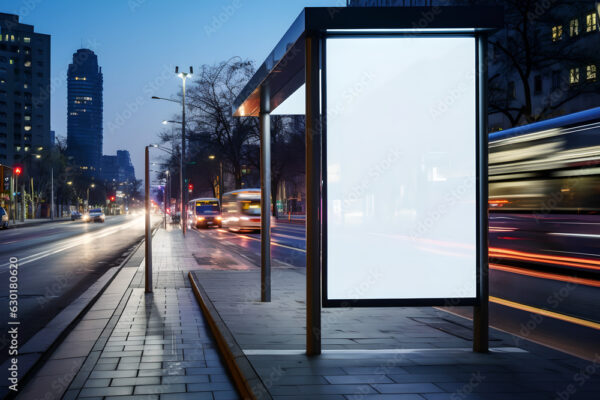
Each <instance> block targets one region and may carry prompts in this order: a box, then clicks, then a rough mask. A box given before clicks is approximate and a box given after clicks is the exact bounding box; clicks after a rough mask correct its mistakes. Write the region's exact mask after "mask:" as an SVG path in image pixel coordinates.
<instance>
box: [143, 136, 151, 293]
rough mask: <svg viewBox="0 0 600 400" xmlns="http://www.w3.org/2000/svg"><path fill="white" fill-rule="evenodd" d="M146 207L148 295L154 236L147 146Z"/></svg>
mask: <svg viewBox="0 0 600 400" xmlns="http://www.w3.org/2000/svg"><path fill="white" fill-rule="evenodd" d="M144 181H145V182H144V186H145V189H146V190H145V202H144V204H145V206H146V232H145V234H146V240H145V242H146V249H145V250H146V253H145V260H146V286H145V288H146V293H152V235H151V232H150V149H149V148H148V146H146V171H145V174H144Z"/></svg>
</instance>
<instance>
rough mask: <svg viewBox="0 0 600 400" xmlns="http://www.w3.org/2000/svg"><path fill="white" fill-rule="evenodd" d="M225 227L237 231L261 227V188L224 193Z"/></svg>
mask: <svg viewBox="0 0 600 400" xmlns="http://www.w3.org/2000/svg"><path fill="white" fill-rule="evenodd" d="M223 227H225V228H228V229H229V230H230V231H235V232H238V231H241V230H259V229H260V189H240V190H234V191H233V192H228V193H224V194H223Z"/></svg>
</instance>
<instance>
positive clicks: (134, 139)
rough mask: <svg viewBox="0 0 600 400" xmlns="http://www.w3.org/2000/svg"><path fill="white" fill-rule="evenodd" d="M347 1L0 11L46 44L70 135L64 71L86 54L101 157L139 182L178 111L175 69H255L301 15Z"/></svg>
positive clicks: (25, 1) (12, 2) (108, 3)
mask: <svg viewBox="0 0 600 400" xmlns="http://www.w3.org/2000/svg"><path fill="white" fill-rule="evenodd" d="M345 4H346V0H210V1H209V0H187V1H184V0H93V1H92V0H86V1H81V0H79V1H75V0H0V12H5V13H12V14H18V15H19V16H20V20H21V21H20V22H22V23H25V24H31V25H34V29H35V31H36V32H40V33H46V34H50V35H51V36H52V66H51V86H52V89H51V90H52V119H51V127H52V129H53V130H55V131H56V135H57V136H63V137H66V135H67V85H66V76H67V66H68V64H69V63H70V62H71V61H72V56H73V53H74V52H75V51H76V50H77V49H78V48H81V47H86V48H90V49H92V50H93V51H94V52H95V53H96V54H97V55H98V62H99V63H100V66H101V67H102V71H103V73H104V154H115V152H116V150H117V149H126V150H129V151H130V153H131V157H132V160H133V163H134V166H135V170H136V176H137V177H138V178H141V177H143V166H144V164H143V163H144V155H143V154H144V152H143V148H144V145H146V144H147V143H152V142H156V140H157V139H156V138H157V134H158V132H159V131H160V130H161V129H162V128H163V125H161V124H160V122H161V121H162V120H163V119H170V118H171V117H173V115H174V114H175V113H177V112H179V108H178V106H177V105H176V104H174V103H169V102H164V101H157V100H151V99H150V96H152V95H156V96H161V97H172V96H174V95H176V94H177V92H178V90H180V86H181V80H180V79H179V78H178V77H177V76H176V75H175V74H174V68H175V65H179V66H180V67H184V68H186V69H187V68H188V67H189V66H190V65H192V66H194V68H198V67H199V66H200V65H202V64H213V63H216V62H219V61H224V60H227V59H229V58H230V57H232V56H240V57H242V58H249V59H252V60H254V61H255V62H256V63H257V64H260V63H262V61H263V60H264V58H265V57H266V56H267V54H268V53H269V52H270V51H271V49H272V48H273V47H274V46H275V44H276V43H277V41H278V40H279V39H280V38H281V36H282V35H283V34H284V33H285V31H286V30H287V28H288V27H289V25H290V24H291V23H292V22H293V21H294V19H295V18H296V17H297V16H298V14H299V13H300V11H301V10H302V8H303V7H307V6H308V7H310V6H314V7H317V6H345Z"/></svg>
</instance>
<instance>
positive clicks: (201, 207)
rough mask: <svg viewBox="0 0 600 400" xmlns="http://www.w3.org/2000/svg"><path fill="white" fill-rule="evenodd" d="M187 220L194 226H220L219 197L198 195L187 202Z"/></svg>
mask: <svg viewBox="0 0 600 400" xmlns="http://www.w3.org/2000/svg"><path fill="white" fill-rule="evenodd" d="M188 221H189V224H190V225H195V226H196V228H210V227H211V226H217V227H219V228H220V227H221V209H220V207H219V199H215V198H214V197H200V198H197V199H193V200H190V201H189V202H188Z"/></svg>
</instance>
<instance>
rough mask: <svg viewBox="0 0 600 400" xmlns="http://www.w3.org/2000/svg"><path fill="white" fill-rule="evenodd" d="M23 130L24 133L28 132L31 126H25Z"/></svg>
mask: <svg viewBox="0 0 600 400" xmlns="http://www.w3.org/2000/svg"><path fill="white" fill-rule="evenodd" d="M23 129H25V131H27V132H29V131H30V130H31V125H25V126H24V127H23Z"/></svg>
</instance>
